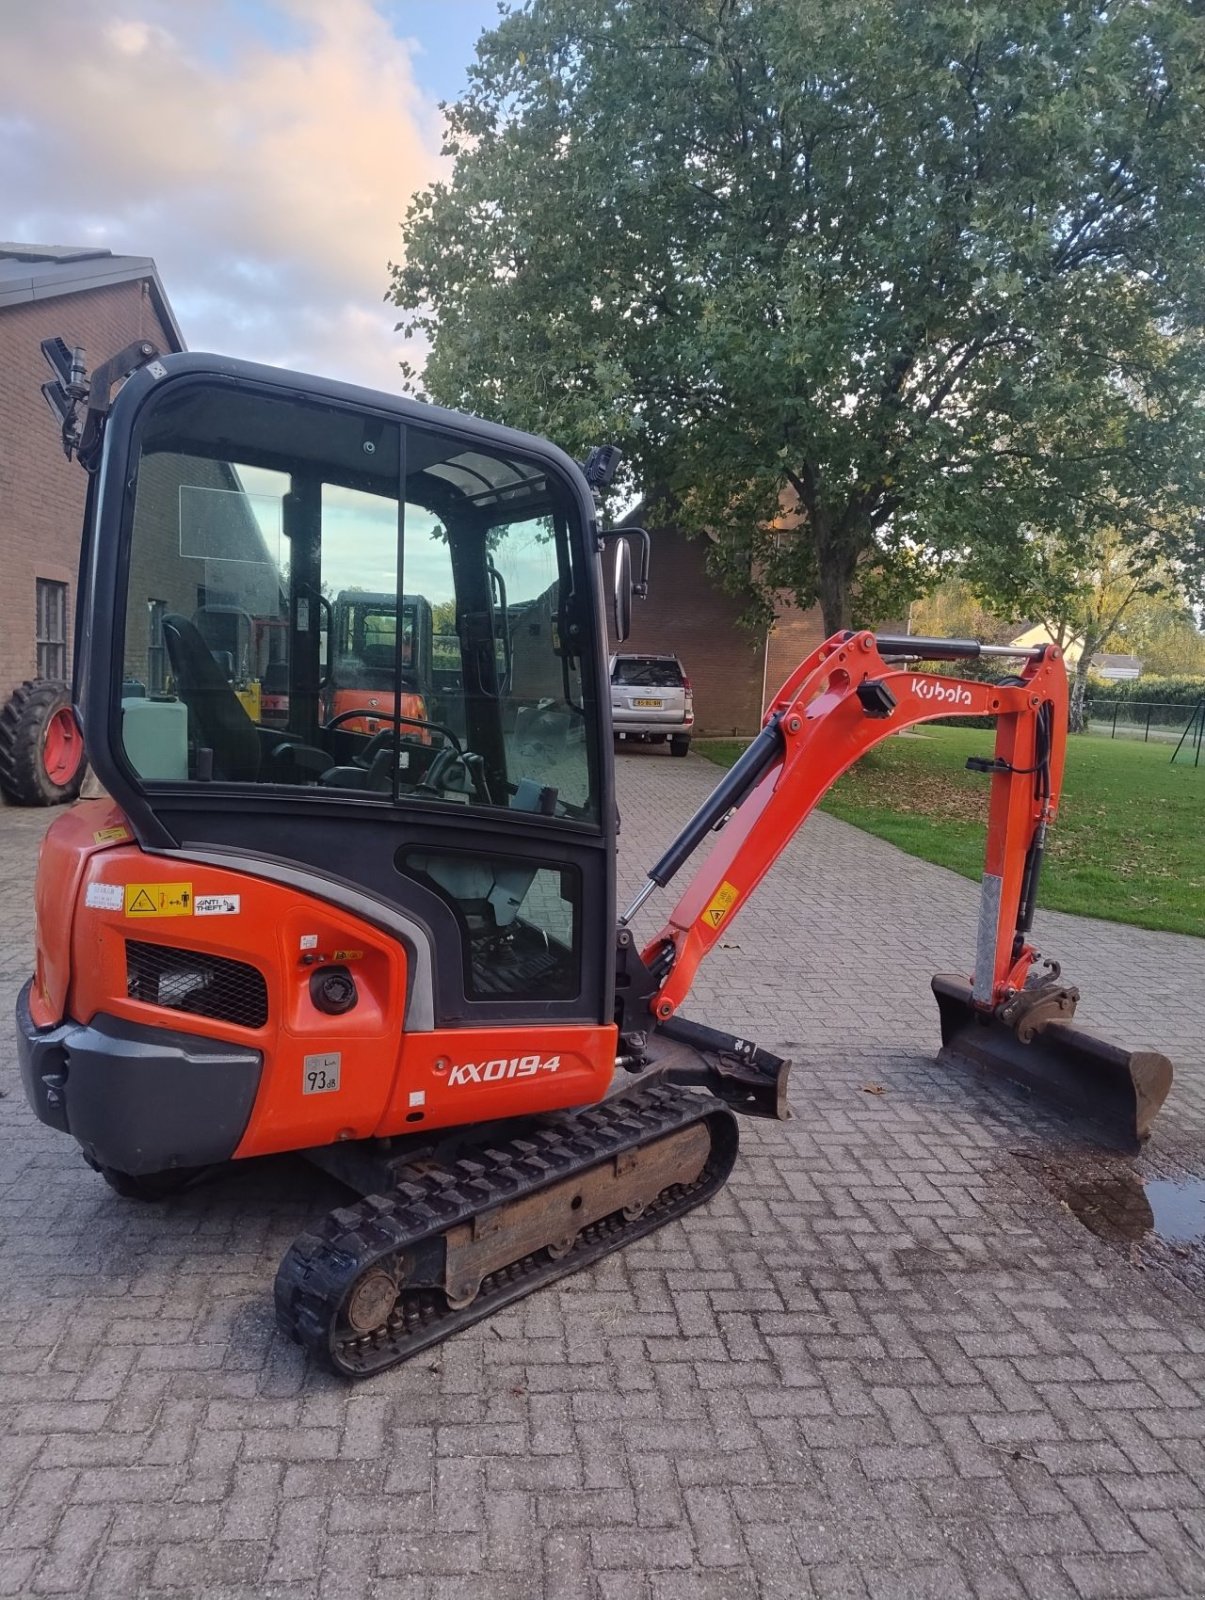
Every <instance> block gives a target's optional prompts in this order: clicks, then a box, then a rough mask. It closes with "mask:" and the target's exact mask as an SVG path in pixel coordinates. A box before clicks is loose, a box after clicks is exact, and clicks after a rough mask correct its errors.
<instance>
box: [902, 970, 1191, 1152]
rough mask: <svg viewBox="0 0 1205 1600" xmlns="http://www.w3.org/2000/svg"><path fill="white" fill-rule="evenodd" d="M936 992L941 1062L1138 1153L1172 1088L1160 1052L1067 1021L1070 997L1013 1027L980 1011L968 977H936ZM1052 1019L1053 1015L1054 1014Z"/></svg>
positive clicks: (1012, 1023)
mask: <svg viewBox="0 0 1205 1600" xmlns="http://www.w3.org/2000/svg"><path fill="white" fill-rule="evenodd" d="M933 993H934V995H936V997H937V1005H938V1010H939V1011H940V1013H941V1042H942V1049H941V1054H940V1056H939V1057H938V1059H939V1060H945V1061H949V1062H951V1063H952V1064H953V1063H958V1064H965V1063H970V1064H971V1065H972V1066H975V1067H978V1068H980V1069H982V1070H983V1071H985V1072H986V1073H987V1074H988V1075H989V1076H995V1077H1002V1078H1005V1079H1007V1080H1009V1081H1010V1082H1012V1083H1016V1084H1020V1085H1021V1086H1022V1087H1023V1088H1026V1089H1029V1090H1031V1091H1032V1092H1033V1093H1034V1094H1035V1095H1037V1096H1038V1097H1040V1098H1041V1099H1043V1100H1046V1101H1049V1102H1051V1103H1053V1104H1055V1105H1058V1106H1061V1107H1063V1108H1064V1109H1066V1110H1068V1111H1070V1112H1072V1113H1073V1114H1074V1115H1075V1117H1076V1118H1077V1120H1078V1123H1079V1127H1080V1130H1081V1131H1082V1132H1083V1133H1084V1134H1085V1135H1087V1136H1088V1137H1091V1138H1095V1139H1097V1140H1099V1141H1101V1142H1104V1143H1106V1144H1109V1145H1113V1146H1116V1147H1117V1148H1119V1149H1122V1150H1128V1151H1131V1152H1132V1151H1136V1150H1137V1149H1139V1147H1140V1146H1141V1145H1142V1143H1143V1141H1144V1140H1145V1139H1146V1138H1147V1137H1148V1135H1149V1134H1150V1131H1151V1123H1152V1122H1153V1121H1154V1119H1155V1115H1156V1113H1157V1112H1158V1110H1159V1108H1160V1106H1161V1105H1162V1104H1163V1102H1164V1100H1166V1099H1167V1095H1168V1091H1169V1090H1170V1089H1171V1086H1172V1064H1171V1062H1170V1061H1169V1060H1168V1059H1167V1057H1166V1056H1164V1055H1160V1054H1159V1052H1158V1051H1157V1050H1125V1049H1123V1048H1122V1047H1121V1046H1120V1045H1116V1044H1111V1043H1110V1042H1109V1041H1108V1040H1106V1039H1098V1038H1096V1036H1095V1035H1094V1034H1091V1033H1087V1032H1085V1031H1084V1029H1082V1028H1077V1027H1074V1026H1073V1025H1072V1024H1071V1022H1070V1020H1063V1018H1062V1017H1060V1016H1059V1015H1058V1013H1059V1012H1062V1013H1063V1016H1065V1017H1066V1018H1067V1019H1069V1018H1070V1016H1071V1015H1073V1014H1074V1009H1075V998H1076V995H1075V991H1074V990H1070V991H1064V992H1063V993H1064V998H1063V1000H1062V1003H1061V1004H1056V1005H1055V1006H1053V1007H1051V1006H1047V1007H1044V1008H1043V1012H1041V1013H1035V1012H1034V1011H1030V1012H1028V1013H1024V1014H1023V1015H1022V1016H1021V1017H1020V1018H1019V1019H1017V1020H1014V1021H1009V1020H1006V1018H1005V1017H1003V1016H1001V1015H1000V1014H999V1013H993V1012H989V1011H984V1010H983V1009H982V1008H981V1007H979V1006H976V1005H975V1004H974V1003H973V1001H972V999H971V985H970V984H969V983H968V982H967V981H966V979H965V978H961V977H957V976H955V975H954V974H952V973H945V972H939V973H938V974H937V975H936V976H935V977H934V979H933ZM1052 1013H1053V1014H1052Z"/></svg>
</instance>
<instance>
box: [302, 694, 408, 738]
mask: <svg viewBox="0 0 1205 1600" xmlns="http://www.w3.org/2000/svg"><path fill="white" fill-rule="evenodd" d="M395 702H396V696H394V695H392V694H387V693H386V694H382V693H380V692H379V691H378V690H375V689H335V690H333V691H332V693H331V695H330V705H329V709H328V711H327V718H328V720H329V719H330V718H331V717H338V716H341V715H342V714H343V713H344V712H345V711H358V710H359V709H360V708H361V707H363V708H364V710H365V712H366V713H367V714H366V715H365V716H363V717H349V718H348V720H347V721H346V722H344V723H342V724H341V726H342V727H343V729H344V730H345V731H346V732H347V733H368V734H373V733H380V732H381V730H382V729H383V728H391V727H393V722H392V721H391V718H392V717H393V716H394V715H395V714H396V715H397V716H399V717H416V718H417V719H418V720H419V721H420V722H425V721H426V719H427V702H426V701H425V700H424V698H423V697H422V695H421V694H405V693H403V695H402V697H401V704H400V705H399V706H398V709H397V712H396V713H395V712H394V709H393V708H394V704H395ZM374 711H375V712H376V713H377V715H376V716H373V715H372V713H373V712H374ZM401 733H402V735H403V736H404V737H405V738H408V739H419V740H421V742H422V743H423V744H428V743H430V739H431V734H430V731H429V730H428V729H426V728H414V727H408V726H407V724H406V723H404V722H403V723H402V725H401Z"/></svg>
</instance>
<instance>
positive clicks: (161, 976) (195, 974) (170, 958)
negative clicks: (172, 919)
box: [126, 939, 268, 1028]
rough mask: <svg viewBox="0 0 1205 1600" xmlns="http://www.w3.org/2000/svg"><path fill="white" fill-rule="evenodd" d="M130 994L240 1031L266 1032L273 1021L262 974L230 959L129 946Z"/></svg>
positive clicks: (137, 943) (151, 946) (130, 941)
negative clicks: (261, 1029) (263, 1028)
mask: <svg viewBox="0 0 1205 1600" xmlns="http://www.w3.org/2000/svg"><path fill="white" fill-rule="evenodd" d="M126 993H127V994H128V995H129V997H130V999H131V1000H141V1001H143V1002H144V1003H145V1004H147V1005H151V1006H165V1007H166V1008H167V1010H169V1011H186V1012H188V1013H189V1014H190V1015H191V1016H194V1017H209V1018H211V1019H212V1020H213V1021H214V1022H233V1023H234V1024H235V1025H236V1026H237V1027H240V1028H262V1027H263V1025H264V1023H265V1022H267V1020H268V986H267V984H266V983H265V982H264V976H263V973H262V972H259V971H257V970H256V968H255V967H249V966H247V965H246V963H245V962H242V961H231V960H229V959H228V958H227V957H226V956H210V955H203V954H202V953H201V952H200V951H197V950H178V949H176V948H175V947H174V946H172V945H164V944H144V943H142V942H141V940H138V939H127V940H126Z"/></svg>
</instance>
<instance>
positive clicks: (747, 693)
mask: <svg viewBox="0 0 1205 1600" xmlns="http://www.w3.org/2000/svg"><path fill="white" fill-rule="evenodd" d="M652 540H653V553H652V561H651V566H650V572H649V597H648V599H647V600H643V601H641V600H637V601H635V602H634V604H633V607H632V635H631V638H630V639H629V640H628V641H627V643H626V644H625V645H624V646H623V649H624V650H626V651H634V652H639V651H642V650H647V651H650V652H656V653H660V654H671V653H672V654H674V655H676V656H679V657H680V658H681V660H682V664H683V666H684V667H685V668H686V671H687V674H688V676H689V678H690V680H691V683H692V684H693V685H694V695H695V732H696V733H697V734H699V735H700V736H706V735H709V734H715V735H722V734H734V733H736V734H751V733H756V732H757V730H758V728H759V727H760V726H761V718H762V706H763V701H762V693H763V685H764V688H765V693H766V694H767V695H773V693H774V691H775V690H776V689H777V688H778V687H779V685H780V684H781V683H782V682H783V680H784V679H785V678H786V676H787V674H788V673H789V672H790V671H791V669H792V668H793V667H794V666H795V665H796V663H797V662H799V661H800V660H802V659H803V657H804V656H806V655H807V654H808V653H809V652H810V651H812V650H814V649H815V647H816V645H818V644H819V643H820V641H821V639H823V638H824V625H823V623H822V622H821V619H820V612H819V609H818V608H817V609H814V610H812V611H808V612H801V611H799V610H798V609H797V608H796V607H794V606H791V605H787V604H785V603H784V604H783V605H782V606H781V607H780V610H779V616H778V620H777V621H776V623H775V624H774V627H773V629H772V630H771V632H770V634H769V637H768V639H767V638H766V637H764V636H761V635H758V634H754V633H751V632H750V631H749V630H748V629H747V628H743V627H741V625H740V623H739V621H738V619H739V617H740V614H741V610H742V606H741V602H740V601H739V600H737V599H734V598H733V596H731V595H728V594H725V593H724V592H723V591H722V590H721V589H720V588H719V587H718V586H717V585H716V583H715V582H714V580H713V579H712V578H710V577H709V576H708V573H707V567H706V562H707V547H706V544H705V543H704V541H703V540H701V539H687V538H686V537H685V536H684V535H683V534H680V533H678V532H677V531H676V530H674V529H672V528H666V529H659V530H656V531H654V532H653V535H652ZM632 553H633V557H635V555H636V550H635V548H634V547H633V552H632ZM606 573H607V576H606V581H607V583H608V584H609V583H610V581H611V579H610V563H609V562H608V563H607V568H606ZM608 593H609V590H608Z"/></svg>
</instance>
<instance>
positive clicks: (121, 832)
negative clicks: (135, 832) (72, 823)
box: [92, 823, 130, 844]
mask: <svg viewBox="0 0 1205 1600" xmlns="http://www.w3.org/2000/svg"><path fill="white" fill-rule="evenodd" d="M128 838H130V830H129V829H128V828H125V827H123V826H122V825H121V823H118V824H117V826H116V827H114V828H100V829H98V830H97V832H96V833H94V834H93V835H92V843H93V844H122V843H124V841H125V840H126V839H128Z"/></svg>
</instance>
